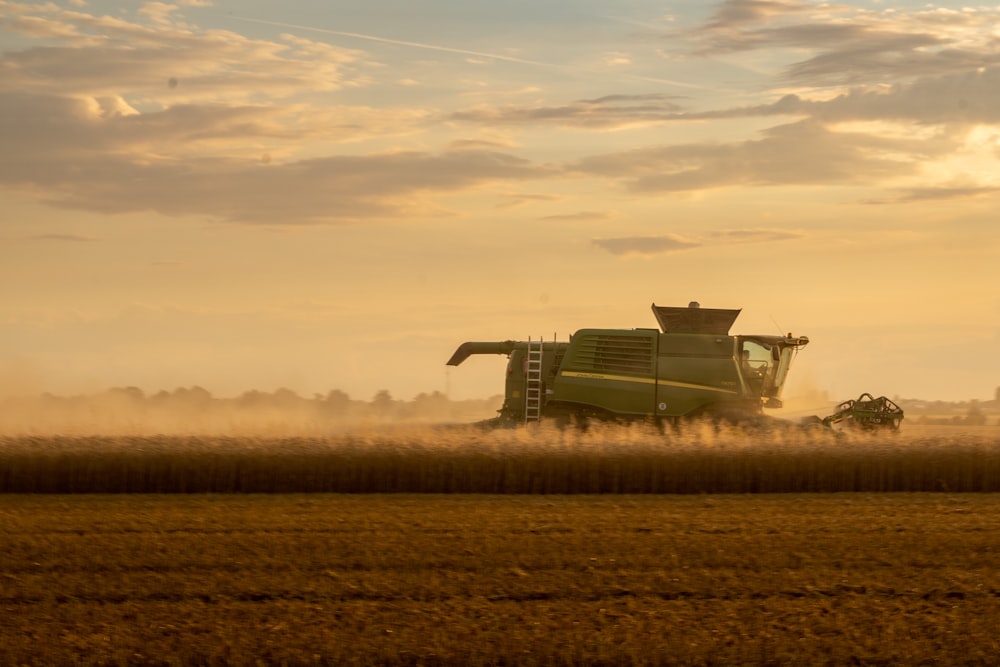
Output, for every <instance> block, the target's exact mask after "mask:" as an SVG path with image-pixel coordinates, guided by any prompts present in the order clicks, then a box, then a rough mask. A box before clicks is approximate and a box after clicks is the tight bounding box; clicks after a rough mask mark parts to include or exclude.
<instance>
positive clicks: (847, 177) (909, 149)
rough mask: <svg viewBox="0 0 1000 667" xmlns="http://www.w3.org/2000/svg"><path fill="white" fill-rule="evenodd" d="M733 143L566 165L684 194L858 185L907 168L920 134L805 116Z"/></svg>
mask: <svg viewBox="0 0 1000 667" xmlns="http://www.w3.org/2000/svg"><path fill="white" fill-rule="evenodd" d="M763 135H764V136H763V138H761V139H755V140H748V141H743V142H736V143H731V144H716V143H698V144H682V145H675V146H661V147H655V148H641V149H636V150H632V151H625V152H620V153H610V154H606V155H599V156H594V157H590V158H586V159H584V160H581V161H579V162H578V163H576V164H575V165H573V166H572V167H571V169H574V170H577V171H579V172H581V173H584V174H588V175H592V176H600V177H603V178H610V179H616V180H619V181H621V182H623V183H624V184H625V186H626V187H627V188H628V189H629V190H631V191H633V192H640V193H641V192H685V191H693V190H704V189H709V188H720V187H727V186H748V185H755V186H759V185H806V184H821V185H827V186H830V185H856V184H870V183H872V182H873V181H878V180H882V179H887V178H895V177H898V176H900V175H904V174H908V173H913V172H914V171H915V169H916V167H915V166H914V164H913V162H912V161H907V160H904V159H902V158H901V157H900V156H901V155H904V154H909V155H914V154H920V153H921V152H922V151H923V150H925V147H924V146H923V142H922V141H920V140H919V139H890V138H881V137H876V136H871V135H867V134H862V133H852V132H834V131H831V130H829V129H827V128H826V127H824V126H822V125H821V124H818V123H814V122H809V121H803V122H799V123H792V124H789V125H782V126H778V127H774V128H771V129H768V130H766V131H764V132H763Z"/></svg>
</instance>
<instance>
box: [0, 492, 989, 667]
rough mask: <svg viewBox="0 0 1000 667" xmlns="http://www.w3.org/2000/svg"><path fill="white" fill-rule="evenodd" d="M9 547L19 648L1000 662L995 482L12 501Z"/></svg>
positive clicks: (15, 654) (10, 604)
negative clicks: (951, 491) (944, 488)
mask: <svg viewBox="0 0 1000 667" xmlns="http://www.w3.org/2000/svg"><path fill="white" fill-rule="evenodd" d="M0 540H2V542H3V544H4V548H3V550H2V555H0V612H2V613H0V664H5V665H21V664H25V665H54V664H59V665H62V664H77V665H154V664H155V665H230V664H232V665H244V664H289V665H299V664H325V665H341V664H361V665H365V664H372V665H375V664H381V665H458V664H466V665H553V664H554V665H560V664H562V665H669V664H688V665H708V664H717V665H723V664H724V665H732V664H760V665H792V664H829V665H842V664H866V665H889V664H939V665H945V664H962V665H994V664H998V663H1000V639H998V633H997V632H996V628H997V627H1000V496H997V495H993V494H964V495H946V494H919V495H908V494H873V495H860V494H832V495H819V494H810V495H777V496H760V495H756V496H684V497H679V496H641V497H640V496H544V497H543V496H514V497H511V496H504V497H499V496H434V495H420V496H416V495H409V496H406V495H367V496H338V495H319V494H312V495H249V496H246V495H215V496H213V495H192V496H176V495H174V496H153V495H118V496H88V495H81V496H36V495H6V496H0ZM258 661H259V662H258Z"/></svg>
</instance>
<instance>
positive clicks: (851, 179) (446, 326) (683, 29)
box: [0, 0, 1000, 400]
mask: <svg viewBox="0 0 1000 667" xmlns="http://www.w3.org/2000/svg"><path fill="white" fill-rule="evenodd" d="M998 25H1000V8H997V7H995V6H970V7H965V6H962V5H960V4H956V3H937V4H929V3H925V2H920V3H917V2H892V1H885V2H868V1H854V0H852V1H851V2H846V3H837V4H835V5H822V4H819V3H814V2H799V1H796V0H788V1H782V0H778V1H775V2H761V1H756V0H744V1H740V0H730V1H728V2H721V3H709V4H706V3H701V2H692V1H690V0H685V1H675V2H651V1H647V0H630V1H627V2H626V1H623V0H610V1H606V2H601V3H597V2H593V1H590V0H585V1H582V2H581V1H573V2H569V1H566V0H555V1H552V2H546V3H541V4H539V3H527V2H520V1H515V2H506V3H481V2H476V3H471V4H468V3H467V4H456V3H453V2H442V1H440V0H418V1H414V0H407V1H406V2H391V1H387V0H373V1H371V2H367V3H363V6H361V4H359V3H346V2H339V1H334V2H315V1H309V2H296V3H277V2H273V1H271V0H261V1H255V2H242V3H230V2H210V1H209V0H183V1H181V2H178V3H175V4H171V3H164V2H148V3H145V4H142V3H134V4H133V3H129V4H127V5H122V4H119V3H110V2H99V1H87V2H85V1H84V0H69V1H67V2H51V3H44V4H42V3H36V2H23V3H22V2H9V1H6V0H0V109H2V110H3V111H2V112H0V145H2V146H3V148H4V149H3V151H2V154H0V284H3V285H4V289H3V291H2V295H3V296H2V298H0V394H3V393H10V392H14V391H17V392H23V391H28V392H36V391H52V392H56V393H67V392H82V391H95V390H100V389H104V388H107V387H111V386H127V385H134V386H138V387H141V388H143V389H144V390H146V391H147V392H152V391H156V390H158V389H162V388H166V389H172V388H174V387H177V386H190V385H200V386H203V387H205V388H207V389H208V390H210V391H211V392H212V393H213V394H214V395H227V394H228V395H236V394H239V393H240V392H242V391H244V390H247V389H251V388H258V389H263V390H270V389H273V388H276V387H279V386H284V387H288V388H290V389H292V390H294V391H296V392H299V393H301V394H303V395H311V394H312V393H313V392H321V393H325V392H326V391H328V390H330V389H334V388H337V389H342V390H344V391H346V392H347V393H348V394H350V395H351V396H352V397H358V398H364V399H368V398H371V397H372V395H373V394H375V392H376V391H377V390H380V389H388V390H389V391H390V392H391V393H392V395H393V396H396V397H402V398H409V397H412V396H414V395H415V394H417V393H419V392H425V391H426V392H429V391H435V390H438V391H446V390H447V391H448V392H449V393H450V395H451V396H452V397H453V398H456V399H463V398H469V397H486V396H490V395H493V394H496V393H498V392H500V391H502V382H503V361H502V360H501V359H499V358H496V359H494V358H474V359H471V360H470V361H469V362H467V363H466V364H465V365H463V366H461V367H459V368H457V369H451V370H449V371H446V367H445V366H444V362H445V361H446V360H447V359H448V357H449V356H450V354H451V353H452V351H453V350H454V348H455V347H456V346H457V345H458V344H459V343H461V342H463V341H466V340H503V339H508V338H526V337H527V336H529V335H531V336H539V335H545V336H551V335H552V333H553V332H558V333H559V334H560V337H561V338H563V339H565V337H566V336H567V335H568V334H570V333H572V332H573V331H574V330H576V329H578V328H581V327H588V326H612V327H650V326H655V321H654V319H653V317H652V314H651V313H650V312H649V304H650V302H653V301H655V302H657V303H659V304H663V305H683V304H686V303H687V302H688V301H690V300H692V299H697V300H698V301H700V302H701V303H702V305H704V306H706V307H722V308H743V315H742V316H741V317H740V319H739V320H737V323H736V326H735V327H734V332H736V333H776V332H777V331H779V330H780V331H782V332H785V331H792V332H794V333H795V334H797V335H799V334H804V335H808V336H809V337H810V338H811V339H812V343H811V344H810V345H809V346H808V347H806V348H805V349H804V351H803V352H802V353H801V354H800V355H799V357H798V359H797V362H796V363H797V366H796V367H793V369H792V374H791V376H790V381H789V386H788V388H787V390H786V394H787V395H794V394H796V393H806V392H807V391H811V390H820V391H823V390H826V391H828V392H829V393H830V394H831V397H832V398H835V399H843V398H851V397H856V396H857V394H858V393H860V392H861V391H871V392H873V393H876V394H887V395H890V396H892V395H902V396H908V397H923V398H930V399H945V400H962V399H968V398H982V399H986V398H991V397H992V396H993V392H994V388H995V387H996V386H997V385H998V384H1000V288H998V287H997V286H998V285H1000V262H998V261H997V258H998V257H1000V231H998V222H997V219H996V218H997V211H998V210H1000V163H998V158H1000V64H998V63H1000V46H998V45H1000V39H998V38H1000V32H998V29H997V26H998ZM446 372H447V375H446Z"/></svg>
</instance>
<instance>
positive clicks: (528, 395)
mask: <svg viewBox="0 0 1000 667" xmlns="http://www.w3.org/2000/svg"><path fill="white" fill-rule="evenodd" d="M544 347H545V344H544V341H543V339H542V338H539V339H538V340H532V339H531V337H530V336H529V337H528V359H527V364H528V365H527V368H525V372H524V421H525V423H527V422H537V421H540V420H541V418H542V350H543V349H544Z"/></svg>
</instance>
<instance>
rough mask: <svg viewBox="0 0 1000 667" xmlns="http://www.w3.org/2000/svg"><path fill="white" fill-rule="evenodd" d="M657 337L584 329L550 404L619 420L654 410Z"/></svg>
mask: <svg viewBox="0 0 1000 667" xmlns="http://www.w3.org/2000/svg"><path fill="white" fill-rule="evenodd" d="M656 343H657V332H656V331H652V330H648V329H645V330H643V329H638V330H602V329H581V330H580V331H578V332H576V334H574V335H573V340H572V341H571V342H570V344H569V348H568V349H567V351H566V355H565V357H564V359H563V362H562V364H561V366H560V368H559V372H558V375H557V376H556V378H555V381H554V386H553V389H554V391H553V395H552V396H551V400H552V401H556V402H559V403H568V404H576V405H584V406H589V407H591V408H593V409H596V410H602V411H607V412H611V413H615V414H621V415H651V414H653V411H654V399H655V394H656V377H655V375H654V369H655V359H656Z"/></svg>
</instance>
